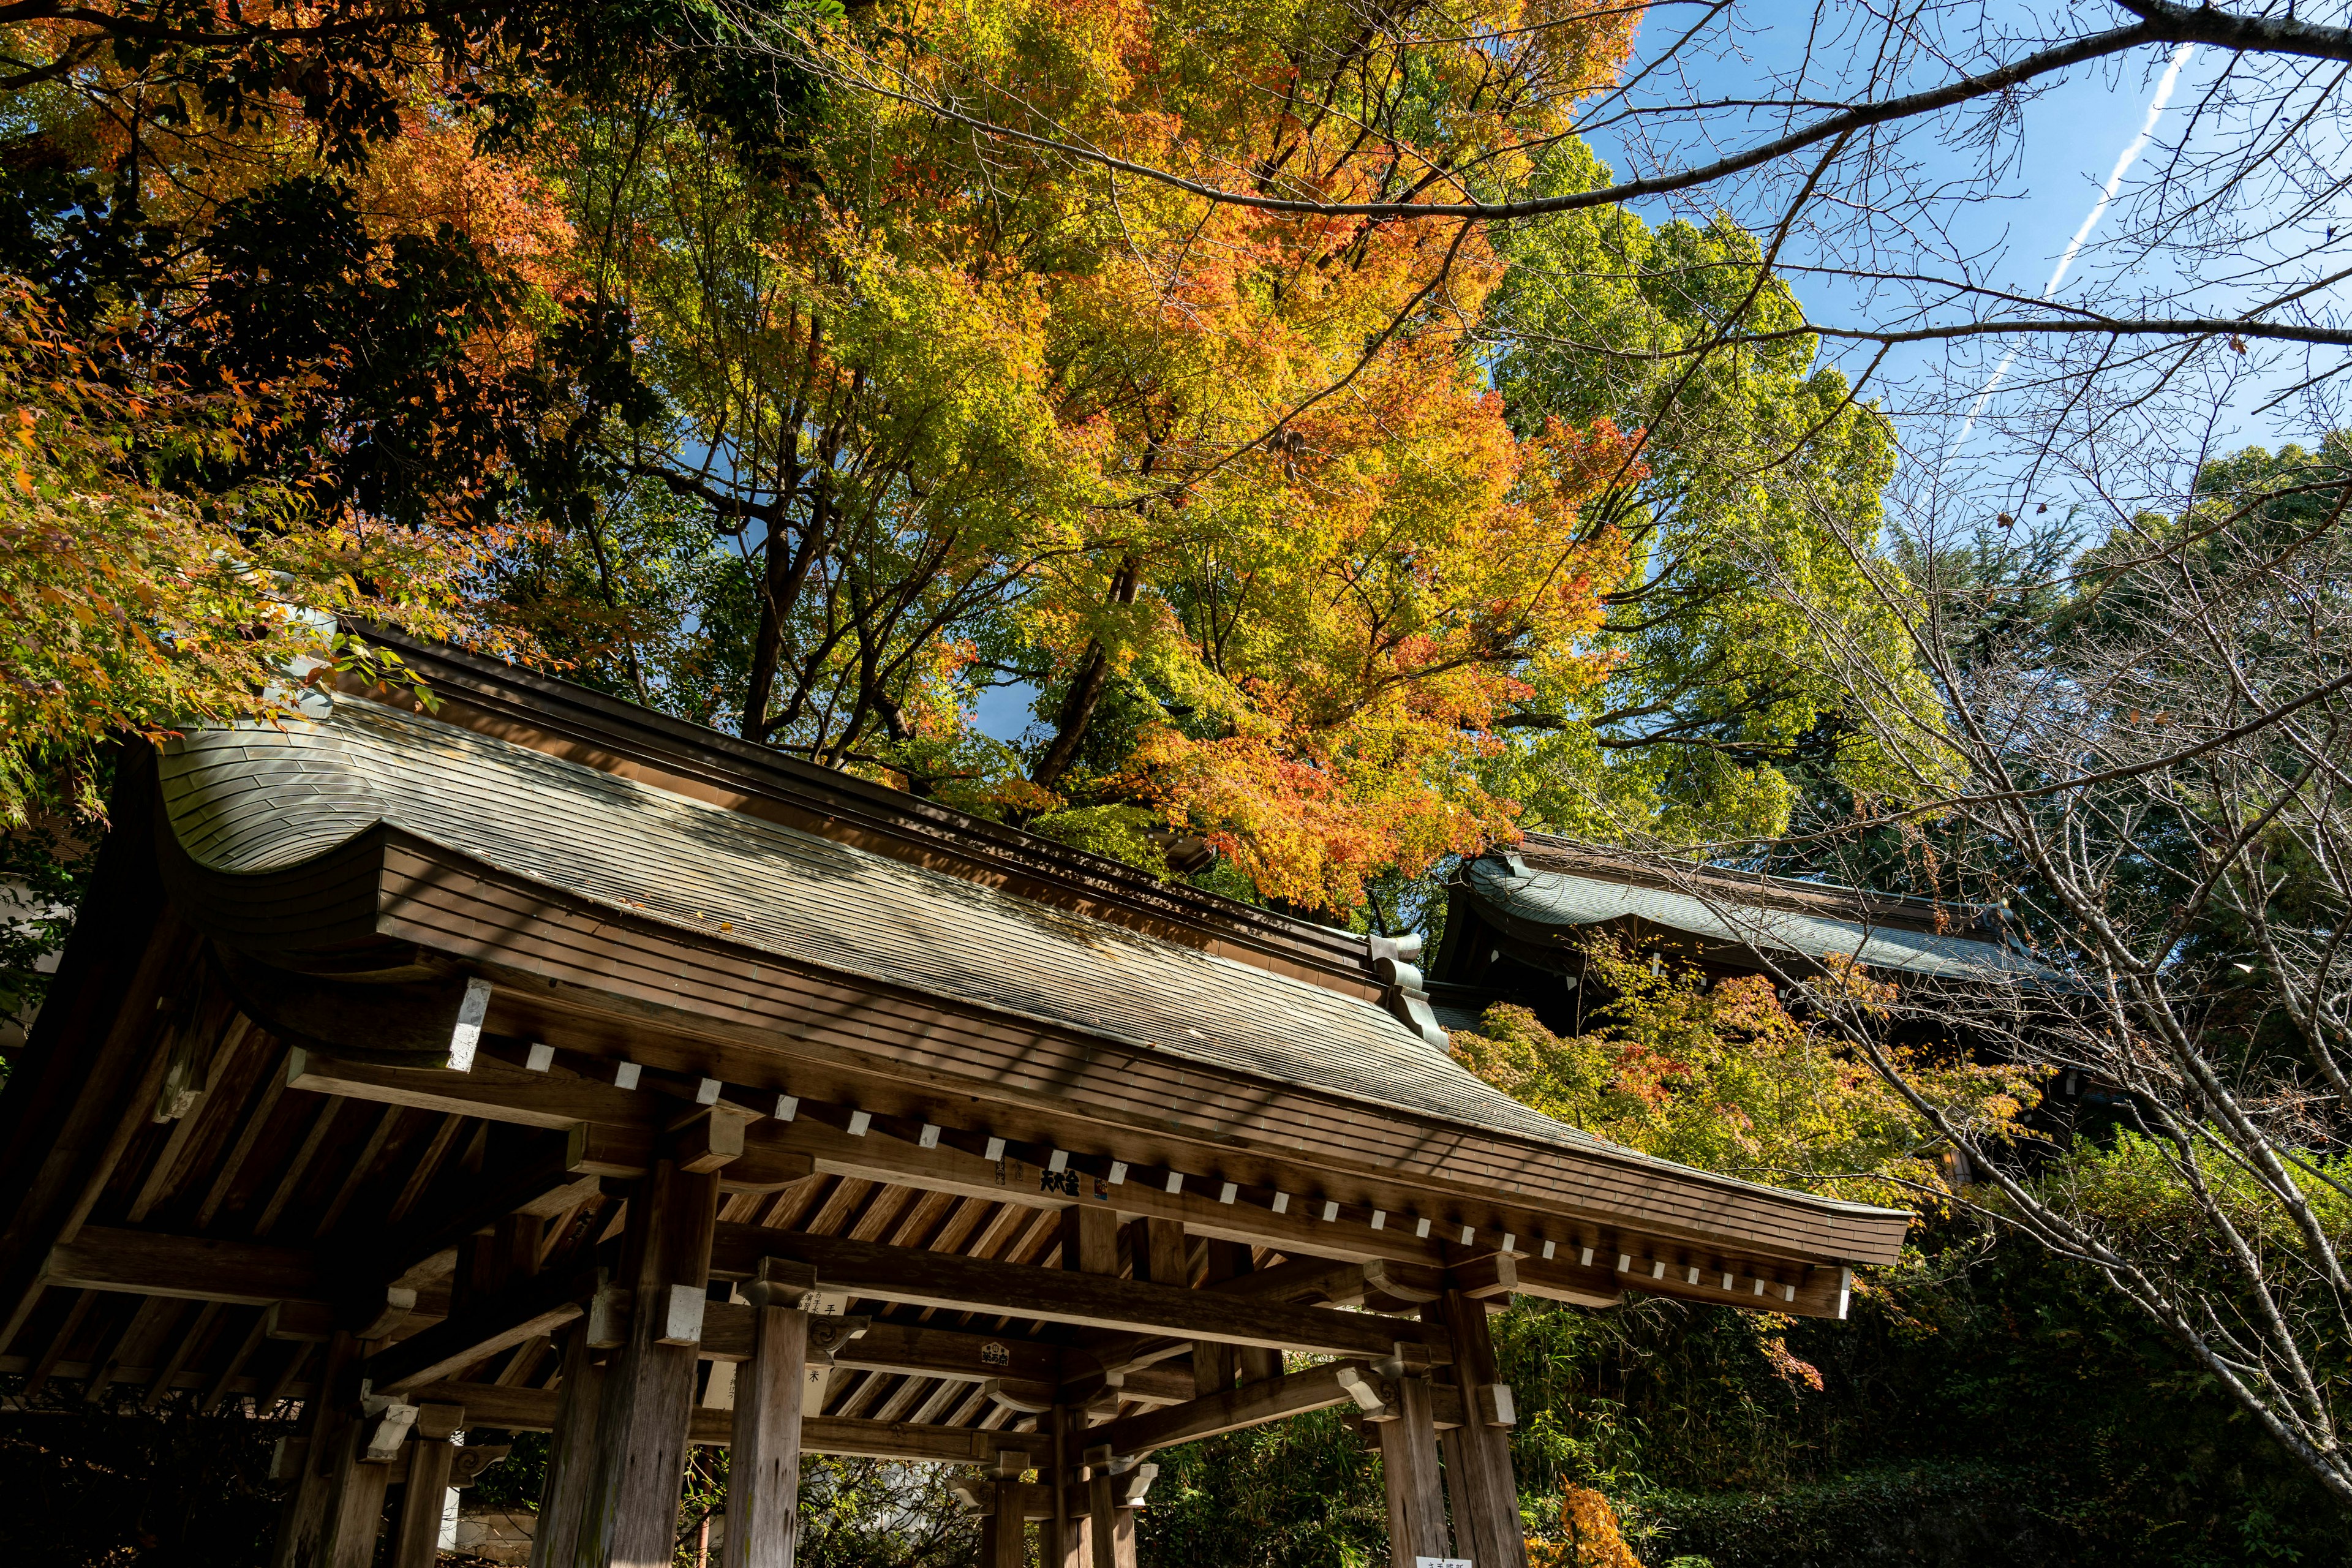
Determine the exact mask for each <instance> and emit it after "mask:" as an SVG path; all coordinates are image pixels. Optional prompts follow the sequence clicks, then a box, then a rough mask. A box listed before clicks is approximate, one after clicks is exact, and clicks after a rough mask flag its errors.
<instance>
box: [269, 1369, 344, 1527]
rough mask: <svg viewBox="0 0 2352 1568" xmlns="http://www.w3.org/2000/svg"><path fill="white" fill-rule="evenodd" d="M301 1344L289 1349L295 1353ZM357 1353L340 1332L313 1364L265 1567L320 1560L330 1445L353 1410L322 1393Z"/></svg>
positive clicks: (331, 1472)
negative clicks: (314, 1383)
mask: <svg viewBox="0 0 2352 1568" xmlns="http://www.w3.org/2000/svg"><path fill="white" fill-rule="evenodd" d="M304 1348H306V1347H304V1346H301V1345H297V1346H295V1347H294V1349H295V1350H296V1351H297V1352H299V1351H301V1350H303V1349H304ZM358 1353H359V1344H358V1342H357V1341H355V1340H353V1339H352V1336H351V1335H349V1334H347V1333H343V1332H341V1331H337V1332H336V1333H335V1335H334V1336H333V1337H332V1338H331V1339H330V1340H329V1341H328V1342H327V1353H326V1355H325V1357H324V1359H323V1360H322V1361H321V1363H320V1367H319V1390H318V1393H317V1394H315V1395H314V1396H313V1397H312V1398H311V1400H310V1403H309V1404H308V1405H306V1406H305V1407H304V1409H303V1411H302V1415H303V1417H304V1419H303V1426H304V1427H305V1428H306V1430H305V1431H304V1433H303V1439H304V1441H303V1446H302V1449H301V1453H300V1457H299V1460H298V1461H297V1463H298V1467H299V1468H298V1470H297V1474H296V1479H295V1482H294V1490H293V1493H292V1495H291V1496H289V1497H288V1498H287V1500H286V1507H285V1509H284V1510H283V1511H281V1512H280V1513H279V1515H278V1541H277V1545H276V1549H275V1550H274V1551H273V1552H271V1554H270V1559H269V1562H270V1568H318V1565H319V1564H320V1563H323V1562H324V1561H325V1552H326V1545H325V1542H326V1530H327V1509H328V1505H329V1504H330V1503H331V1501H332V1500H333V1493H334V1487H335V1465H334V1458H335V1447H336V1444H337V1443H338V1441H339V1440H340V1439H341V1436H342V1429H343V1428H344V1427H345V1426H350V1425H351V1423H352V1418H353V1414H355V1413H346V1412H345V1411H343V1410H342V1409H341V1407H339V1406H338V1405H336V1403H335V1401H334V1400H333V1399H331V1397H329V1394H328V1391H329V1390H331V1389H332V1388H334V1387H335V1386H336V1385H337V1384H341V1382H342V1381H343V1374H344V1372H345V1370H346V1369H347V1368H348V1367H349V1366H350V1365H351V1362H352V1357H353V1356H354V1355H356V1354H358Z"/></svg>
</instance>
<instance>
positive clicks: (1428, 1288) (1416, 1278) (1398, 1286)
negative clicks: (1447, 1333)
mask: <svg viewBox="0 0 2352 1568" xmlns="http://www.w3.org/2000/svg"><path fill="white" fill-rule="evenodd" d="M1364 1288H1365V1289H1367V1290H1369V1291H1370V1292H1371V1293H1372V1294H1374V1295H1378V1296H1386V1297H1388V1298H1389V1299H1390V1300H1395V1301H1411V1302H1423V1301H1434V1300H1437V1298H1438V1297H1439V1296H1440V1295H1442V1294H1444V1290H1445V1275H1444V1270H1442V1269H1437V1268H1431V1267H1430V1266H1429V1265H1427V1264H1425V1263H1399V1262H1397V1261H1396V1260H1395V1259H1393V1258H1373V1259H1371V1260H1370V1262H1368V1263H1366V1264H1365V1265H1364Z"/></svg>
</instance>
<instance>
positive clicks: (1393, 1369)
mask: <svg viewBox="0 0 2352 1568" xmlns="http://www.w3.org/2000/svg"><path fill="white" fill-rule="evenodd" d="M1429 1367H1430V1354H1429V1347H1428V1346H1427V1345H1425V1344H1422V1343H1420V1342H1417V1341H1413V1340H1399V1341H1397V1342H1396V1348H1395V1349H1394V1350H1393V1351H1391V1352H1389V1353H1388V1354H1387V1355H1384V1356H1382V1357H1381V1359H1380V1360H1378V1361H1376V1362H1374V1363H1372V1370H1373V1371H1374V1372H1376V1373H1380V1374H1381V1376H1382V1377H1389V1378H1396V1377H1420V1376H1422V1375H1423V1374H1425V1373H1427V1372H1428V1371H1429Z"/></svg>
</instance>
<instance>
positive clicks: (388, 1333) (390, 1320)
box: [341, 1285, 416, 1340]
mask: <svg viewBox="0 0 2352 1568" xmlns="http://www.w3.org/2000/svg"><path fill="white" fill-rule="evenodd" d="M415 1310H416V1292H415V1291H414V1290H412V1289H408V1288H407V1287H406V1286H404V1285H383V1286H379V1287H377V1288H376V1289H373V1290H371V1291H368V1292H367V1293H365V1294H363V1295H354V1296H353V1297H352V1298H351V1299H350V1300H348V1301H347V1302H345V1303H344V1306H343V1310H342V1312H341V1318H342V1321H343V1326H344V1327H345V1328H346V1329H348V1330H350V1331H351V1336H352V1338H353V1339H355V1340H382V1339H389V1338H391V1337H392V1334H393V1332H394V1331H395V1330H397V1329H398V1328H399V1327H400V1325H401V1324H403V1323H404V1322H406V1321H408V1316H409V1314H410V1313H412V1312H414V1311H415Z"/></svg>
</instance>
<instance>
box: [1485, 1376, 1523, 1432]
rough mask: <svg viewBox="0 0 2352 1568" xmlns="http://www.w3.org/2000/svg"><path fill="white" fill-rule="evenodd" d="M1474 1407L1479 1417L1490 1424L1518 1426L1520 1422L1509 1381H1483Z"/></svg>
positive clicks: (1486, 1423)
mask: <svg viewBox="0 0 2352 1568" xmlns="http://www.w3.org/2000/svg"><path fill="white" fill-rule="evenodd" d="M1474 1408H1475V1412H1476V1415H1477V1419H1478V1420H1479V1421H1480V1422H1481V1423H1482V1424H1484V1425H1486V1426H1517V1425H1518V1424H1519V1411H1518V1405H1517V1402H1516V1401H1515V1400H1513V1399H1512V1397H1511V1385H1510V1384H1507V1383H1482V1384H1479V1385H1478V1393H1477V1397H1476V1400H1475V1405H1474Z"/></svg>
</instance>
